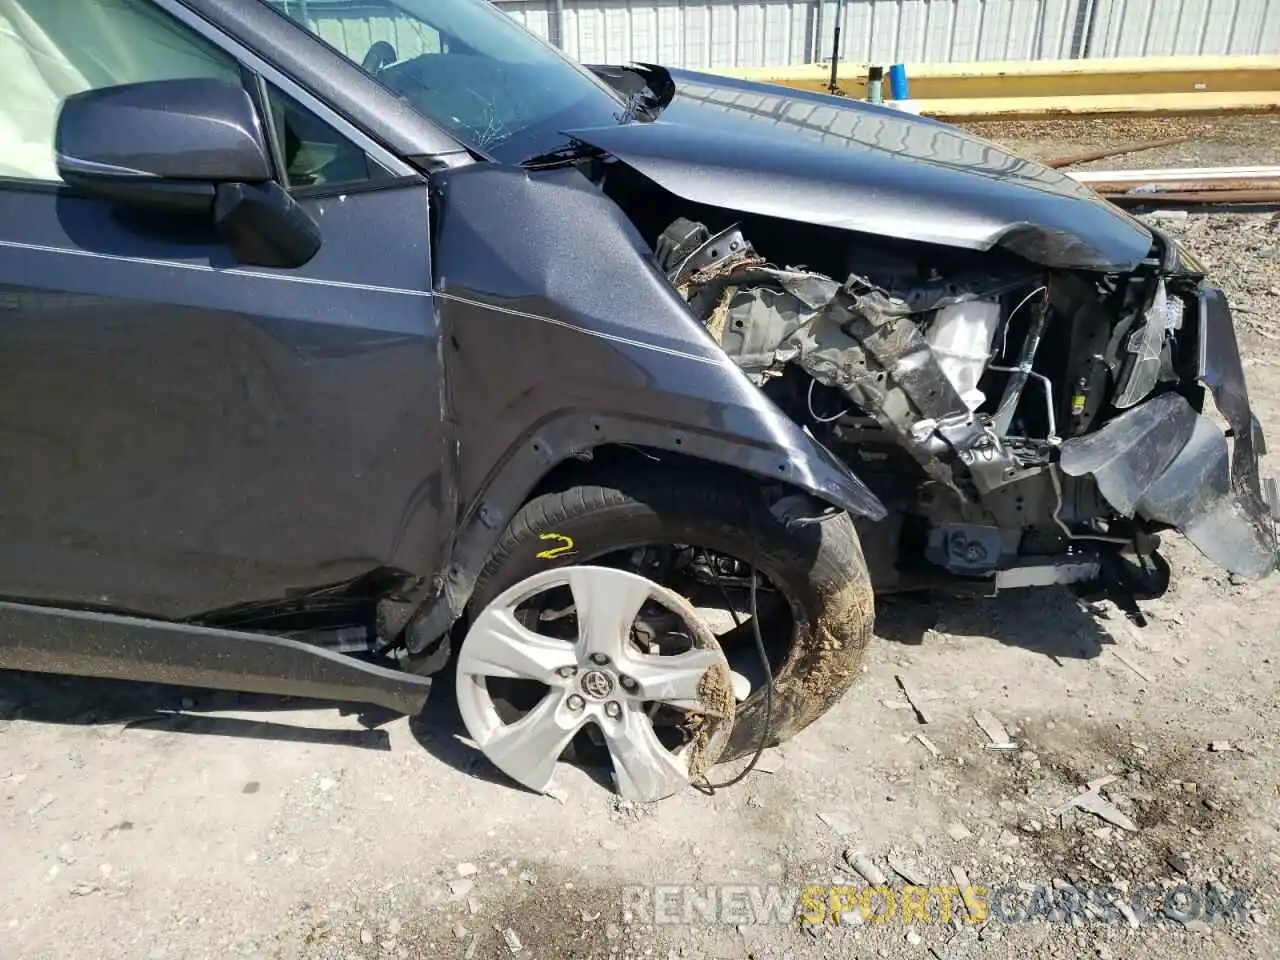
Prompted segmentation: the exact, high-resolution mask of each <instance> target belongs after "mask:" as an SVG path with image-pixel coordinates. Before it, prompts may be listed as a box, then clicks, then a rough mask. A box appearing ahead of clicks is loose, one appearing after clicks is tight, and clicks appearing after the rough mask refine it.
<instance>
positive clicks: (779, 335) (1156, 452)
mask: <svg viewBox="0 0 1280 960" xmlns="http://www.w3.org/2000/svg"><path fill="white" fill-rule="evenodd" d="M656 246H657V254H658V257H659V265H660V266H661V267H662V268H663V269H664V270H666V271H667V274H668V277H669V279H670V280H671V282H672V283H673V284H674V285H675V286H676V287H677V289H678V290H679V291H680V292H681V293H682V294H683V295H684V296H685V298H686V300H687V302H688V303H689V306H690V309H691V310H692V311H693V313H694V314H695V316H697V317H698V318H700V319H701V320H702V321H703V322H704V323H705V325H706V327H707V330H708V331H709V332H710V333H711V335H712V336H713V337H714V338H715V339H716V340H717V341H718V342H719V343H720V345H721V346H722V347H723V348H724V350H725V351H726V352H727V353H728V354H729V355H730V356H731V357H733V358H734V359H735V360H736V361H737V362H738V363H739V365H740V366H742V368H743V369H744V370H745V371H746V372H747V373H748V374H749V375H750V376H751V378H752V379H753V380H754V381H755V382H756V383H757V384H759V385H760V386H761V387H762V388H763V389H765V390H766V392H768V393H769V394H770V395H771V396H773V398H774V399H775V400H776V401H777V402H779V404H780V405H781V406H782V407H783V409H785V410H787V411H788V412H789V413H791V415H792V416H793V417H795V418H796V419H797V420H798V421H799V422H801V423H804V424H805V426H807V427H808V428H809V429H810V430H812V431H813V432H814V433H815V435H816V436H817V437H818V438H819V440H820V441H821V442H822V443H824V444H825V445H827V446H829V447H830V448H831V449H832V450H833V451H835V452H836V453H837V454H838V455H840V456H842V457H844V458H845V459H846V460H847V462H849V463H850V464H851V466H854V467H855V468H856V472H857V473H858V475H859V476H861V477H863V478H864V479H865V480H866V481H867V483H868V485H869V486H870V487H871V488H872V490H873V491H875V492H876V493H877V495H878V496H879V497H880V498H881V499H882V500H883V501H884V502H885V504H886V505H887V506H889V508H890V510H891V511H893V512H894V513H895V514H896V518H897V524H896V531H895V537H894V540H895V541H896V542H894V543H892V544H889V545H887V547H885V548H882V549H881V550H880V551H878V552H879V554H880V555H881V557H882V559H884V560H885V561H887V562H884V563H882V564H881V565H880V568H879V569H878V570H877V571H876V573H877V574H878V576H877V581H878V586H879V587H880V588H881V589H892V588H898V589H907V588H914V587H919V586H922V585H930V586H941V585H943V583H944V582H946V581H951V582H952V584H953V585H955V584H958V583H968V584H969V585H970V586H976V587H979V588H984V587H1017V586H1031V585H1042V584H1049V583H1077V584H1085V585H1096V586H1101V587H1106V588H1108V589H1110V590H1111V591H1113V592H1115V591H1119V592H1120V593H1122V594H1123V595H1125V596H1126V597H1128V598H1146V597H1151V596H1155V595H1158V594H1159V593H1161V592H1163V590H1164V589H1165V587H1166V585H1167V579H1168V568H1167V565H1166V564H1164V563H1163V561H1162V560H1161V559H1160V557H1159V555H1158V553H1157V548H1158V545H1159V539H1158V536H1157V534H1158V533H1159V532H1160V531H1161V530H1164V529H1169V528H1176V529H1178V530H1180V531H1181V532H1182V533H1183V534H1184V535H1185V536H1186V537H1187V538H1188V539H1189V540H1190V541H1191V542H1192V543H1193V544H1195V545H1196V546H1197V547H1198V548H1199V549H1200V550H1201V551H1202V552H1203V553H1204V554H1205V556H1207V557H1208V558H1209V559H1211V560H1213V561H1214V562H1216V563H1218V564H1219V565H1221V566H1222V567H1224V568H1225V569H1226V570H1228V571H1230V572H1231V573H1233V574H1238V575H1240V576H1244V577H1260V576H1264V575H1266V574H1267V573H1269V572H1270V571H1271V570H1272V569H1273V568H1274V567H1275V565H1276V539H1275V530H1274V525H1273V521H1272V516H1271V511H1270V507H1269V505H1268V502H1267V499H1268V498H1266V497H1265V496H1264V492H1263V484H1262V482H1261V481H1260V478H1259V474H1258V456H1259V455H1260V454H1261V453H1263V452H1264V447H1263V441H1262V431H1261V428H1260V426H1259V424H1258V422H1257V420H1256V418H1255V417H1254V416H1253V414H1252V412H1251V410H1250V407H1249V402H1248V394H1247V390H1246V387H1245V382H1244V376H1243V370H1242V367H1241V362H1240V357H1239V353H1238V350H1237V346H1236V341H1235V334H1234V331H1233V329H1232V323H1231V316H1230V312H1229V310H1228V308H1227V305H1226V300H1225V298H1224V297H1223V295H1222V293H1221V291H1219V290H1217V289H1216V288H1214V287H1212V286H1209V285H1208V284H1206V283H1205V282H1204V280H1203V279H1202V277H1201V276H1199V275H1198V274H1197V273H1196V272H1195V271H1194V269H1187V268H1184V267H1183V266H1182V261H1181V260H1179V259H1178V251H1177V250H1176V248H1174V247H1172V246H1171V245H1169V241H1167V240H1165V239H1164V238H1163V237H1157V239H1156V244H1155V248H1156V253H1157V256H1154V257H1152V258H1150V259H1148V260H1146V261H1144V262H1143V263H1142V264H1140V265H1139V266H1138V267H1137V268H1136V269H1134V270H1132V271H1130V272H1127V273H1124V274H1107V273H1087V272H1082V271H1071V270H1060V269H1035V268H1033V267H1032V265H1031V264H1029V263H1027V262H1026V261H1025V260H1021V261H1020V260H1019V259H1018V258H1010V257H1002V256H1000V255H999V254H996V253H991V254H989V255H988V256H987V257H977V258H975V257H972V256H969V257H959V258H957V257H954V256H941V257H939V258H938V259H936V260H935V261H934V263H933V264H932V265H929V264H928V263H926V262H925V261H924V260H918V259H915V257H913V256H911V255H910V254H909V253H908V252H906V251H901V250H900V251H898V252H897V255H895V254H894V253H893V252H887V251H885V250H883V249H881V250H878V251H875V252H872V251H870V250H868V251H866V254H867V256H866V262H867V263H868V265H869V266H870V269H867V270H866V272H851V273H849V274H848V275H847V276H845V277H843V278H842V279H840V280H836V279H834V278H833V277H830V276H827V275H825V274H820V273H815V272H812V271H809V270H804V269H794V268H780V267H777V266H775V265H773V264H772V263H771V262H770V259H769V258H767V257H765V256H763V255H762V254H760V253H759V252H757V250H756V248H755V246H754V245H753V244H752V242H751V241H750V239H749V238H747V237H746V236H745V235H744V234H743V233H742V231H741V230H740V229H739V228H738V227H736V226H733V227H730V228H728V229H725V230H722V231H719V232H717V233H715V234H712V232H711V231H710V229H709V228H708V227H706V226H704V225H703V224H701V223H695V222H692V221H690V220H687V219H679V220H677V221H676V222H674V223H673V224H671V225H670V227H668V229H667V230H666V231H664V232H663V234H662V236H661V237H660V238H659V241H658V243H657V245H656ZM1166 251H1167V255H1166ZM911 253H914V254H915V255H916V256H917V257H919V256H921V255H924V254H925V253H926V251H925V250H921V249H916V250H914V251H911ZM948 260H950V261H952V262H951V263H950V264H948V263H947V261H948ZM871 265H874V266H871ZM948 267H950V269H948ZM1206 392H1207V393H1208V395H1210V396H1212V398H1213V400H1214V401H1215V403H1216V405H1217V409H1218V411H1219V412H1220V413H1221V415H1222V417H1223V418H1224V419H1225V422H1226V423H1225V427H1226V429H1225V431H1224V429H1223V428H1222V427H1219V426H1218V425H1217V424H1216V423H1214V422H1213V420H1212V419H1210V416H1209V415H1208V414H1207V413H1206V412H1204V406H1205V404H1204V398H1205V395H1206ZM1232 447H1233V448H1234V449H1233V450H1231V449H1229V448H1232ZM869 539H870V540H872V541H875V540H876V539H877V538H876V536H875V534H874V533H872V534H871V536H870V537H869ZM876 552H877V551H875V550H874V549H873V548H872V547H871V546H868V553H869V554H874V553H876ZM940 575H942V576H941V578H940ZM940 579H941V580H942V582H939V581H940Z"/></svg>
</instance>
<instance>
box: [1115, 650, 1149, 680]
mask: <svg viewBox="0 0 1280 960" xmlns="http://www.w3.org/2000/svg"><path fill="white" fill-rule="evenodd" d="M1112 656H1114V657H1115V658H1116V659H1117V660H1119V661H1120V662H1121V663H1122V664H1124V665H1125V666H1126V667H1128V668H1129V669H1130V670H1132V671H1133V672H1134V673H1135V674H1137V676H1138V679H1139V680H1143V681H1145V682H1146V683H1150V682H1151V678H1150V677H1148V676H1147V675H1146V674H1145V673H1143V672H1142V671H1141V670H1140V669H1139V668H1138V667H1137V665H1136V664H1134V663H1133V661H1132V660H1129V659H1128V658H1127V657H1126V656H1125V655H1124V654H1122V653H1120V652H1118V651H1114V650H1113V651H1112Z"/></svg>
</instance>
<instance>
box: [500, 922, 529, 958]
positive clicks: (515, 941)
mask: <svg viewBox="0 0 1280 960" xmlns="http://www.w3.org/2000/svg"><path fill="white" fill-rule="evenodd" d="M502 942H503V943H505V944H506V945H507V949H508V950H510V951H511V952H512V953H513V954H514V953H519V952H520V951H521V950H523V949H524V944H523V943H521V942H520V937H519V936H517V935H516V932H515V931H514V930H512V929H511V928H510V927H507V928H506V929H505V930H503V931H502Z"/></svg>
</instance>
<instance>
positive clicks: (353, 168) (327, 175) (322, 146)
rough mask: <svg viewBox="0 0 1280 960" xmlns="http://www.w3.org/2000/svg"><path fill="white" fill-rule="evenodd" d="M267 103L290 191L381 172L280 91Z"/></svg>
mask: <svg viewBox="0 0 1280 960" xmlns="http://www.w3.org/2000/svg"><path fill="white" fill-rule="evenodd" d="M267 101H268V106H269V109H270V111H271V124H272V126H273V127H274V128H275V134H276V142H277V143H278V144H279V145H280V153H281V156H282V159H283V162H284V171H283V172H284V185H285V186H286V187H288V188H290V189H299V188H304V187H320V186H327V185H332V184H342V183H355V182H359V181H362V180H374V179H377V178H378V177H379V176H380V175H382V174H383V173H384V171H383V170H382V168H381V167H379V166H378V165H377V164H375V163H373V162H372V161H371V160H370V159H369V157H368V155H367V154H366V153H365V152H364V151H363V150H362V149H360V148H359V147H357V146H356V145H355V144H354V143H352V142H351V141H350V140H348V139H347V138H346V137H344V136H343V135H342V134H340V133H339V132H338V131H337V130H335V129H333V127H331V126H330V125H329V124H328V123H326V122H325V121H323V120H321V119H320V118H319V117H317V116H316V115H315V114H314V113H312V112H311V111H310V110H308V109H307V108H306V107H304V106H303V105H302V104H300V103H299V102H298V101H297V100H295V99H293V97H291V96H289V95H288V94H287V93H285V92H284V91H282V90H279V89H277V88H276V87H274V86H272V85H270V84H268V86H267Z"/></svg>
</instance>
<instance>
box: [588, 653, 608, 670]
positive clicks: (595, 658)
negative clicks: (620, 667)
mask: <svg viewBox="0 0 1280 960" xmlns="http://www.w3.org/2000/svg"><path fill="white" fill-rule="evenodd" d="M591 662H592V663H594V664H595V665H596V666H597V667H603V666H604V665H605V664H607V663H608V662H609V658H608V657H607V656H605V655H604V654H603V653H593V654H592V655H591Z"/></svg>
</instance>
